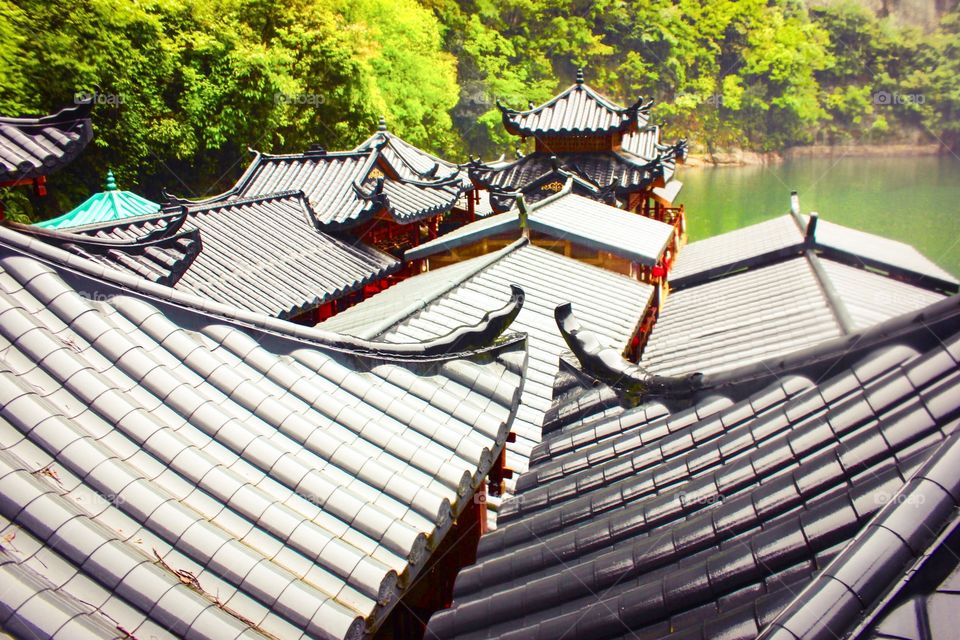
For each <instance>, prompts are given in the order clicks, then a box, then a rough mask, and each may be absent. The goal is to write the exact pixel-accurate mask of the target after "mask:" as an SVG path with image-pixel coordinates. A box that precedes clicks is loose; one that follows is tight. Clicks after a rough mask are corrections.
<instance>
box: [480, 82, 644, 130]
mask: <svg viewBox="0 0 960 640" xmlns="http://www.w3.org/2000/svg"><path fill="white" fill-rule="evenodd" d="M497 106H498V107H499V108H500V112H501V115H502V117H503V124H504V127H506V129H507V131H509V132H510V133H512V134H514V135H523V136H537V135H582V134H606V133H613V132H617V131H626V130H628V129H632V128H634V127H636V126H637V125H638V124H639V125H640V126H643V125H645V124H646V123H647V112H648V110H649V108H650V103H647V104H644V103H643V100H642V99H640V100H638V101H637V102H635V103H634V104H632V105H630V106H629V107H622V106H620V105H618V104H616V103H615V102H613V101H612V100H610V99H609V98H607V97H605V96H603V95H601V94H599V93H597V92H596V91H595V90H594V89H592V88H591V87H590V86H588V85H586V84H584V82H583V77H582V76H580V77H579V78H578V81H577V83H576V84H573V85H571V86H570V87H569V88H567V89H565V90H564V91H562V92H561V93H560V94H558V95H557V96H554V97H553V98H551V99H550V100H549V101H547V102H545V103H544V104H542V105H540V106H539V107H533V108H531V109H529V110H527V111H516V110H514V109H509V108H507V107H505V106H504V105H502V104H500V102H499V101H498V102H497Z"/></svg>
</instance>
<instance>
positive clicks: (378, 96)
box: [0, 0, 960, 216]
mask: <svg viewBox="0 0 960 640" xmlns="http://www.w3.org/2000/svg"><path fill="white" fill-rule="evenodd" d="M958 48H960V16H958V15H957V13H956V12H953V13H951V14H948V15H947V16H946V17H945V18H944V19H943V20H942V22H941V24H940V26H939V27H938V28H937V29H936V30H935V31H934V32H933V33H921V32H919V31H918V30H911V29H909V28H899V27H896V26H894V25H893V24H892V23H890V21H889V20H881V19H879V18H877V17H876V16H875V15H874V14H872V13H870V12H869V11H867V10H866V9H864V8H863V6H862V3H857V2H852V1H848V2H833V3H830V4H828V5H827V6H825V7H818V8H808V6H807V4H806V3H804V2H801V1H800V0H711V1H709V2H708V1H705V0H642V1H641V0H599V1H591V2H587V1H585V0H574V1H573V2H560V1H559V0H421V1H419V2H418V1H416V0H139V1H138V2H129V1H128V0H71V2H69V3H67V2H65V1H64V0H15V1H14V2H7V3H4V4H2V5H0V64H2V65H3V66H4V69H5V73H4V74H3V75H2V77H0V113H3V114H5V115H30V114H39V113H46V112H50V111H53V110H55V109H57V108H59V107H61V106H63V105H65V104H70V103H71V102H72V101H73V100H74V99H75V97H76V96H77V95H78V94H82V93H87V92H90V91H92V90H93V89H94V88H95V87H96V88H98V90H99V92H100V93H99V99H98V104H97V106H96V108H95V110H94V129H95V139H94V142H93V144H92V145H91V146H90V147H89V148H88V149H87V151H86V152H85V153H84V155H83V156H82V157H81V159H80V161H78V162H75V163H74V165H72V166H71V167H69V168H68V169H67V170H65V171H64V172H63V173H62V174H60V175H58V177H57V179H56V180H52V181H51V182H50V184H51V187H52V198H48V199H46V201H45V202H44V203H43V204H42V209H41V210H39V211H36V210H33V209H32V207H31V204H30V203H29V202H27V201H26V198H25V197H24V196H23V195H22V194H21V193H13V194H8V195H7V196H5V201H6V202H7V204H8V207H9V209H10V210H11V211H13V212H14V213H17V212H20V213H21V214H27V215H32V216H43V215H52V214H53V213H55V212H61V211H63V210H65V209H67V208H69V207H70V206H73V205H75V204H76V203H78V202H79V201H81V200H82V199H83V198H85V197H86V196H87V195H89V194H90V192H92V191H94V190H96V189H97V188H98V187H99V185H100V183H101V181H102V178H103V175H104V174H105V173H106V170H107V168H112V169H113V170H114V172H115V174H116V175H117V179H118V182H119V183H120V185H121V187H126V188H134V189H135V190H137V191H138V192H140V193H142V194H144V195H146V196H148V197H153V198H157V197H159V195H160V191H161V189H162V188H164V187H166V188H167V189H168V190H170V191H171V192H173V193H176V194H178V195H183V196H187V197H195V198H196V197H203V196H207V195H211V194H214V193H217V192H220V191H223V190H224V189H226V188H228V187H229V186H230V185H231V184H233V182H234V181H235V180H236V178H237V177H238V176H239V174H240V172H241V171H242V169H243V168H244V167H245V166H246V165H247V163H248V161H249V155H248V153H247V148H248V147H253V148H256V149H260V150H264V151H269V152H274V153H276V152H284V151H287V152H290V151H300V150H303V149H305V148H307V147H308V146H309V145H311V144H314V143H318V144H321V145H322V146H324V147H326V148H329V149H342V148H350V147H352V146H354V145H355V144H357V143H358V142H360V141H361V140H363V139H364V138H365V137H367V136H368V135H369V134H370V133H371V132H372V131H373V130H374V128H375V126H376V121H377V116H378V115H380V114H383V115H384V116H385V117H386V118H387V121H388V122H389V125H390V128H391V130H393V131H396V132H397V133H398V134H400V135H402V136H404V137H405V138H406V139H408V140H409V141H410V142H412V143H414V144H416V145H419V146H421V147H423V148H426V149H428V150H431V151H433V152H436V153H439V154H443V155H447V156H449V157H451V158H452V159H459V160H463V159H465V158H466V155H467V153H473V154H475V155H478V154H479V155H483V156H485V157H489V156H490V155H492V154H499V153H501V152H506V151H509V150H510V147H511V146H512V145H515V144H517V140H516V138H513V137H511V136H509V135H507V134H506V133H505V132H504V130H503V128H502V126H501V122H500V115H499V112H498V111H497V110H496V109H495V107H494V102H495V100H497V99H499V100H501V101H503V102H504V103H506V104H508V105H511V106H513V107H523V108H525V107H526V106H527V104H528V103H529V102H534V103H539V102H542V101H544V100H546V99H548V98H549V97H551V96H552V95H554V94H555V93H556V92H557V91H558V90H560V89H562V88H563V87H565V86H567V85H569V84H570V83H571V82H572V81H573V78H574V74H575V72H576V69H577V67H580V66H583V67H586V69H587V81H588V82H589V83H590V84H591V85H592V86H594V87H596V88H597V89H599V90H601V91H603V92H605V93H607V94H609V95H610V96H611V97H614V98H616V99H618V100H620V101H621V102H623V103H627V102H633V101H634V100H636V98H637V97H638V96H639V95H642V96H644V97H652V98H654V99H655V100H656V103H655V104H656V106H655V108H654V119H655V120H656V121H658V122H663V123H665V124H666V125H667V128H666V129H665V135H666V136H667V138H668V139H671V138H676V137H680V136H686V137H689V138H690V139H691V140H692V141H693V143H694V148H695V149H696V148H699V149H700V150H706V149H710V148H715V147H723V146H740V147H747V148H753V149H758V150H775V149H781V148H784V147H786V146H790V145H796V144H808V143H811V142H821V143H822V142H826V143H833V142H848V141H857V140H869V141H871V142H882V141H885V140H895V139H897V138H898V137H903V136H904V135H906V133H905V132H911V131H912V132H915V133H916V132H924V133H923V134H922V135H927V136H929V137H930V138H932V139H936V138H939V139H942V140H944V141H945V142H946V143H948V144H950V145H954V146H955V145H956V144H957V143H958V141H960V124H957V122H958V119H957V117H956V114H957V111H958V110H960V68H958V64H960V63H958V59H960V57H958V55H957V53H958ZM36 204H37V203H34V205H36Z"/></svg>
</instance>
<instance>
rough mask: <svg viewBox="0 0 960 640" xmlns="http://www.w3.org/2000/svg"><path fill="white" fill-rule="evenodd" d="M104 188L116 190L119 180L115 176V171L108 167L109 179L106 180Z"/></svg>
mask: <svg viewBox="0 0 960 640" xmlns="http://www.w3.org/2000/svg"><path fill="white" fill-rule="evenodd" d="M103 188H104V189H105V190H106V191H116V190H117V181H116V179H115V178H114V177H113V171H111V170H110V169H107V179H106V181H105V182H104V185H103Z"/></svg>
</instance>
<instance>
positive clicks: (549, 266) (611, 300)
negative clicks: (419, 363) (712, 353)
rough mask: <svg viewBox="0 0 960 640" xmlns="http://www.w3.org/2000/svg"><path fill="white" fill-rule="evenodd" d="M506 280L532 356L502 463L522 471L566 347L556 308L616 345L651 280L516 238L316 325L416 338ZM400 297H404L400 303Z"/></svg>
mask: <svg viewBox="0 0 960 640" xmlns="http://www.w3.org/2000/svg"><path fill="white" fill-rule="evenodd" d="M466 265H469V266H466ZM448 273H450V274H452V276H453V277H448V276H447V274H448ZM421 278H422V279H423V282H424V284H423V285H422V291H423V292H424V293H423V294H421V290H420V287H421V285H420V280H421ZM511 284H516V285H518V286H520V287H521V288H522V289H523V291H524V293H525V298H524V305H523V308H522V309H521V311H520V315H519V316H517V318H516V320H515V321H514V323H513V325H512V326H513V328H514V329H516V330H518V331H524V332H526V333H527V334H528V336H529V337H528V339H529V349H530V356H529V365H528V367H527V377H526V381H525V382H524V388H523V396H522V405H521V407H520V410H519V411H518V413H517V421H516V423H515V425H514V432H515V433H516V434H517V439H516V442H514V443H510V444H509V445H508V446H507V463H508V464H507V466H508V467H510V468H511V469H514V470H517V471H523V470H524V469H526V464H527V462H526V461H527V457H528V456H529V454H530V450H531V449H532V448H533V446H534V445H535V444H536V443H537V442H539V441H540V427H541V424H542V422H543V416H544V413H545V412H546V410H547V409H548V408H549V405H550V395H551V390H552V386H553V379H554V377H555V376H556V374H557V367H558V360H557V358H558V356H559V354H560V353H561V352H562V351H564V350H565V349H566V347H565V344H564V341H563V338H562V337H561V336H560V333H559V331H558V330H557V326H556V323H555V322H554V320H553V309H554V307H556V306H557V305H558V304H561V303H563V302H572V303H573V307H574V309H576V311H577V313H578V315H580V316H582V317H584V318H589V319H590V322H591V324H592V326H594V327H596V328H597V332H598V334H599V335H600V337H601V339H602V340H603V341H604V342H606V343H607V344H609V345H610V346H613V347H615V348H617V349H618V350H619V349H622V348H624V347H625V346H626V343H627V341H628V340H629V339H630V337H631V336H632V334H633V332H634V330H635V329H636V327H637V325H638V324H639V322H640V319H641V317H642V315H643V312H644V309H645V308H646V306H647V302H648V301H649V299H650V297H651V295H652V293H653V288H652V287H650V286H649V285H646V284H643V283H641V282H638V281H636V280H631V279H630V278H628V277H626V276H622V275H619V274H615V273H611V272H609V271H604V270H603V269H600V268H598V267H594V266H592V265H587V264H583V263H581V262H577V261H576V260H573V259H571V258H566V257H564V256H561V255H558V254H555V253H552V252H550V251H547V250H545V249H540V248H538V247H534V246H530V245H529V244H527V242H526V241H525V240H520V241H518V242H516V243H514V244H512V245H511V246H509V247H507V248H506V249H504V250H502V251H499V252H497V253H495V254H490V255H487V256H481V257H480V258H474V259H473V260H472V261H470V262H469V263H460V264H456V265H452V266H450V267H443V268H441V269H437V270H436V271H431V272H427V273H426V274H423V275H421V276H416V277H413V278H410V279H408V280H405V281H404V282H402V283H400V284H399V285H397V286H395V287H391V288H390V289H387V290H386V291H384V292H382V293H378V294H376V295H374V296H373V297H371V298H369V299H367V300H365V301H364V302H362V303H360V304H358V305H356V306H354V307H351V308H350V309H347V310H346V311H344V312H342V313H340V314H338V315H337V316H334V317H333V318H331V319H330V320H328V321H326V322H324V323H322V324H321V325H319V326H320V327H321V328H324V329H330V330H336V331H345V332H348V333H353V332H360V333H359V335H363V336H364V337H367V338H373V337H377V339H379V340H384V341H387V342H392V343H405V342H416V341H419V340H424V339H428V338H432V337H436V336H440V335H443V334H445V333H447V332H448V331H449V330H450V329H451V328H452V327H454V326H457V325H459V324H467V323H471V322H476V321H477V320H478V319H479V318H480V317H481V316H482V315H483V314H484V312H485V311H486V310H489V309H493V308H496V307H498V306H500V305H502V304H503V303H504V301H505V300H506V299H507V297H508V296H509V290H508V287H509V285H511ZM403 301H406V302H407V307H406V308H405V309H404V308H403V307H402V304H403ZM398 309H399V311H400V312H399V313H397V311H398ZM358 320H360V321H368V322H370V323H371V326H373V327H374V329H373V330H370V331H366V332H363V331H362V330H361V329H359V328H358V327H359V326H360V325H362V322H358ZM374 334H375V335H374Z"/></svg>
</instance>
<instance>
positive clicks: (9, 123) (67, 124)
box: [0, 98, 93, 182]
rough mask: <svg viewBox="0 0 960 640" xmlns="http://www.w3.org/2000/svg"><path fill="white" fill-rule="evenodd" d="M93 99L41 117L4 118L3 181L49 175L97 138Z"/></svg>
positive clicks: (0, 138)
mask: <svg viewBox="0 0 960 640" xmlns="http://www.w3.org/2000/svg"><path fill="white" fill-rule="evenodd" d="M92 107H93V99H92V98H91V99H89V100H87V101H85V102H82V103H78V104H76V105H74V106H71V107H65V108H63V109H61V110H60V111H58V112H57V113H54V114H52V115H48V116H43V117H40V118H8V117H0V182H5V181H7V180H22V179H28V178H38V177H40V176H46V175H49V174H51V173H53V172H54V171H56V170H58V169H60V168H61V167H63V166H64V165H66V164H68V163H69V162H71V161H72V160H73V159H74V158H76V157H77V156H78V155H79V154H80V152H81V151H83V149H84V148H85V147H86V146H87V143H88V142H90V140H91V139H92V138H93V128H92V126H91V124H90V110H91V108H92Z"/></svg>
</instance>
